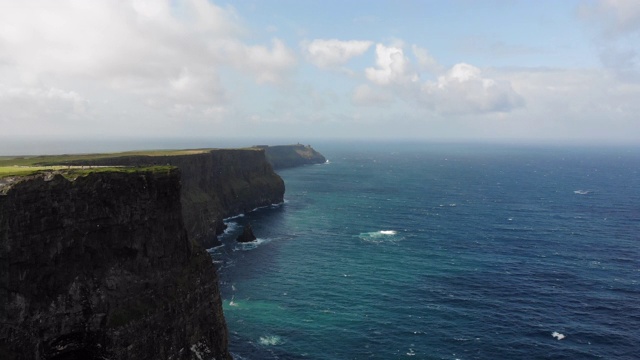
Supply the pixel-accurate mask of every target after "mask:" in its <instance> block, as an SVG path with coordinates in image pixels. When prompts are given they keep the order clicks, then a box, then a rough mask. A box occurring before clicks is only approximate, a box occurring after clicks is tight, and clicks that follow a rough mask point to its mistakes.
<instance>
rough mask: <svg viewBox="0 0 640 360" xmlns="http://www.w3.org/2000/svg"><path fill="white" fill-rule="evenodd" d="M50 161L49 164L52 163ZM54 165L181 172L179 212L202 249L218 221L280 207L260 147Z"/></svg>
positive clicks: (280, 195) (276, 183)
mask: <svg viewBox="0 0 640 360" xmlns="http://www.w3.org/2000/svg"><path fill="white" fill-rule="evenodd" d="M52 163H54V162H52ZM55 163H64V164H74V165H97V166H113V165H124V166H140V165H172V166H176V167H178V168H179V169H180V171H181V173H182V194H181V199H182V211H183V216H184V222H185V226H186V228H187V232H188V234H189V238H190V239H192V240H195V241H197V242H198V243H200V244H201V245H202V246H203V247H205V248H209V247H212V246H214V245H216V244H217V238H216V234H219V233H220V232H222V230H224V224H223V219H224V218H226V217H229V216H232V215H237V214H241V213H245V212H248V211H251V210H253V209H255V208H257V207H262V206H267V205H271V204H276V203H281V202H282V201H283V199H284V191H285V187H284V181H283V180H282V179H281V178H280V177H279V176H278V175H277V174H276V173H275V172H274V171H273V168H272V167H271V165H270V164H269V163H268V162H267V160H266V157H265V152H264V150H263V149H255V148H253V149H214V150H211V149H207V150H188V151H178V152H175V153H170V154H168V155H163V153H162V152H155V153H150V154H149V155H126V154H125V155H123V154H121V155H111V156H106V155H103V156H101V157H99V158H94V159H81V160H73V161H62V162H59V161H58V162H55Z"/></svg>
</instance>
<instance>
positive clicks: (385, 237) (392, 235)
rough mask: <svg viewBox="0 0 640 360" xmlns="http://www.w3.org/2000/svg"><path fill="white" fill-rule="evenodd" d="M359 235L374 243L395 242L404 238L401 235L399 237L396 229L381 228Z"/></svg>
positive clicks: (362, 238)
mask: <svg viewBox="0 0 640 360" xmlns="http://www.w3.org/2000/svg"><path fill="white" fill-rule="evenodd" d="M358 237H359V238H360V239H361V240H364V241H367V242H372V243H382V242H395V241H397V240H401V239H402V238H401V237H398V232H397V231H395V230H379V231H372V232H366V233H360V234H359V235H358Z"/></svg>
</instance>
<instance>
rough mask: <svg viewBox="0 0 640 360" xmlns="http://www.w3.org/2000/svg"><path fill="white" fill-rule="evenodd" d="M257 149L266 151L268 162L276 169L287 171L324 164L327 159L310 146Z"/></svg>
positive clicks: (265, 146) (262, 146) (261, 147)
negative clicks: (297, 167)
mask: <svg viewBox="0 0 640 360" xmlns="http://www.w3.org/2000/svg"><path fill="white" fill-rule="evenodd" d="M256 148H259V149H264V150H265V153H266V156H267V161H269V163H271V165H272V166H273V168H274V169H276V170H278V169H285V168H291V167H296V166H302V165H312V164H322V163H325V162H326V161H327V159H326V158H325V157H324V156H323V155H322V154H320V153H319V152H317V151H315V150H314V149H313V148H312V147H311V146H310V145H306V146H305V145H301V144H296V145H277V146H267V145H258V146H256Z"/></svg>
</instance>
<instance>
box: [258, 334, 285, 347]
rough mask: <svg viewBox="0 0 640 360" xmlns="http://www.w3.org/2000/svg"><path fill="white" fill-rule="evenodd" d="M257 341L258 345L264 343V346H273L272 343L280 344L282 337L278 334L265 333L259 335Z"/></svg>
mask: <svg viewBox="0 0 640 360" xmlns="http://www.w3.org/2000/svg"><path fill="white" fill-rule="evenodd" d="M258 342H259V343H260V345H264V346H273V345H280V344H282V342H283V341H282V338H281V337H280V336H278V335H266V336H260V339H259V340H258Z"/></svg>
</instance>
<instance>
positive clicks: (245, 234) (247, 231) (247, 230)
mask: <svg viewBox="0 0 640 360" xmlns="http://www.w3.org/2000/svg"><path fill="white" fill-rule="evenodd" d="M256 239H257V238H256V236H255V235H254V234H253V229H252V228H251V224H247V225H246V226H245V227H244V230H242V234H240V236H238V238H237V239H236V241H237V242H239V243H247V242H251V241H254V240H256Z"/></svg>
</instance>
